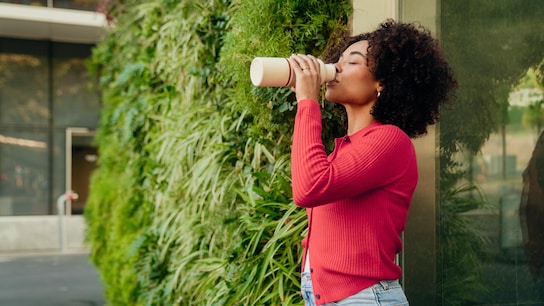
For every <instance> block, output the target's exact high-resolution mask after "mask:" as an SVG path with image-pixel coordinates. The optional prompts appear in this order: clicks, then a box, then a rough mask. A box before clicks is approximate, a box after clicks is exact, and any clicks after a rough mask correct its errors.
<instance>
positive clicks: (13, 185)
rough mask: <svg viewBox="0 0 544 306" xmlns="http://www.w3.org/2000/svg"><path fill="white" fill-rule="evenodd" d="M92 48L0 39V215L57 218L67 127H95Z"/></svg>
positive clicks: (96, 102) (96, 107)
mask: <svg viewBox="0 0 544 306" xmlns="http://www.w3.org/2000/svg"><path fill="white" fill-rule="evenodd" d="M91 47H92V46H90V45H79V44H68V43H54V42H44V41H29V40H21V39H8V38H0V215H47V214H52V213H56V208H55V204H56V199H57V198H58V196H60V195H61V194H63V193H64V192H65V187H66V184H65V169H66V167H65V165H66V161H65V159H66V156H65V131H66V128H68V127H84V128H91V129H95V128H96V127H97V125H98V117H99V111H100V105H99V97H98V94H97V92H96V91H94V90H93V86H92V82H91V78H90V77H89V74H88V72H87V70H86V67H85V59H86V58H87V57H88V56H89V55H90V50H91ZM50 68H51V69H50Z"/></svg>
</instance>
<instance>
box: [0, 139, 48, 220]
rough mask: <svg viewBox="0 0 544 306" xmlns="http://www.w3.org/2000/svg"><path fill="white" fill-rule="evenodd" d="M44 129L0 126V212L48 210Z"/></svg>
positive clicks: (40, 213)
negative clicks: (24, 129) (8, 128)
mask: <svg viewBox="0 0 544 306" xmlns="http://www.w3.org/2000/svg"><path fill="white" fill-rule="evenodd" d="M48 156H49V154H48V142H47V133H45V132H43V131H41V130H26V131H22V130H17V131H13V130H7V129H0V173H1V174H0V177H1V185H0V204H1V206H0V215H43V214H48V213H49V207H50V206H49V201H48V197H49V192H48V189H49V186H48V181H49V178H48V173H49V169H48V164H49V160H48Z"/></svg>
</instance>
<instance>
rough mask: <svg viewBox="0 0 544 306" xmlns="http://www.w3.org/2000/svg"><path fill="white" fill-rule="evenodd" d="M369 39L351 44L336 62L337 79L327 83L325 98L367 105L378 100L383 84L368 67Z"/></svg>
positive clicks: (332, 100)
mask: <svg viewBox="0 0 544 306" xmlns="http://www.w3.org/2000/svg"><path fill="white" fill-rule="evenodd" d="M367 48H368V41H367V40H362V41H359V42H356V43H353V44H352V45H350V46H349V47H348V48H347V49H346V50H345V51H344V52H343V53H342V55H341V56H340V58H339V59H338V63H336V70H337V73H336V80H335V81H332V82H329V83H327V91H326V92H325V98H326V99H327V100H328V101H331V102H335V103H340V104H357V105H365V104H368V103H373V102H375V101H376V95H377V92H378V91H381V86H380V83H379V82H378V81H376V80H375V79H374V76H373V75H372V73H371V72H370V70H369V69H368V67H367V65H366V62H367V58H366V54H367Z"/></svg>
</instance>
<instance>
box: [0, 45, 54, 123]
mask: <svg viewBox="0 0 544 306" xmlns="http://www.w3.org/2000/svg"><path fill="white" fill-rule="evenodd" d="M48 54H49V47H48V44H47V43H45V42H38V41H27V40H17V39H1V40H0V123H1V124H4V125H15V126H46V125H47V124H48V122H49V118H50V112H49V100H50V99H49V61H48Z"/></svg>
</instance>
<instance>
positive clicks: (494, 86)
mask: <svg viewBox="0 0 544 306" xmlns="http://www.w3.org/2000/svg"><path fill="white" fill-rule="evenodd" d="M543 15H544V6H542V2H541V1H540V0H527V1H517V0H493V1H491V0H480V1H472V0H443V1H441V17H440V20H441V40H442V45H443V46H444V48H445V51H446V54H447V56H448V58H449V59H450V61H451V63H452V65H453V67H454V70H455V72H456V74H457V76H458V79H459V83H460V88H459V91H458V94H457V100H456V102H455V104H454V105H453V107H451V108H448V109H445V110H444V111H443V115H442V120H441V123H440V169H439V175H440V205H439V209H440V210H439V219H438V224H439V228H438V233H439V234H438V235H439V240H438V249H439V266H438V283H439V286H438V287H439V288H438V291H439V296H440V304H441V305H542V304H543V303H544V269H543V267H542V266H543V258H544V239H543V235H542V233H544V227H543V225H544V219H543V218H544V215H543V214H541V213H540V212H542V211H543V210H544V196H543V194H542V190H541V189H540V185H539V184H537V183H536V181H535V180H534V177H538V176H539V175H541V174H542V175H544V172H542V171H541V170H540V167H538V163H539V162H538V161H539V159H540V157H539V152H540V151H541V149H539V145H538V143H539V142H538V139H539V135H540V133H541V130H542V122H543V121H542V120H543V119H544V116H542V115H541V114H542V110H541V109H542V104H543V103H544V101H543V100H542V95H541V89H542V88H543V87H542V86H543V83H542V79H539V77H538V76H537V75H538V74H537V73H536V74H535V73H534V71H536V70H537V67H539V66H540V67H541V65H542V62H543V59H544V35H542V16H543ZM532 71H533V72H532ZM527 92H531V93H533V94H534V93H535V92H536V96H534V98H528V96H527V95H526V94H525V93H527ZM535 219H537V220H536V221H535ZM531 227H533V228H532V230H531V229H530V228H531ZM534 227H537V228H534ZM535 232H539V233H541V234H540V235H534V233H535ZM530 233H533V235H531V234H530ZM536 254H538V255H537V256H535V255H536Z"/></svg>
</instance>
